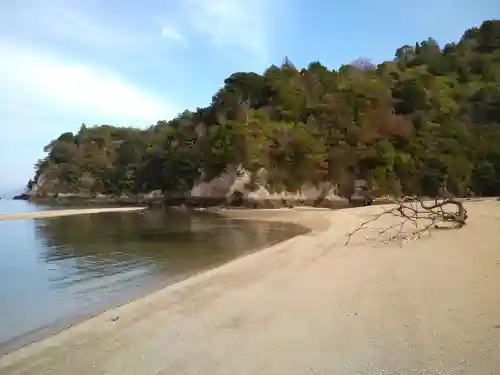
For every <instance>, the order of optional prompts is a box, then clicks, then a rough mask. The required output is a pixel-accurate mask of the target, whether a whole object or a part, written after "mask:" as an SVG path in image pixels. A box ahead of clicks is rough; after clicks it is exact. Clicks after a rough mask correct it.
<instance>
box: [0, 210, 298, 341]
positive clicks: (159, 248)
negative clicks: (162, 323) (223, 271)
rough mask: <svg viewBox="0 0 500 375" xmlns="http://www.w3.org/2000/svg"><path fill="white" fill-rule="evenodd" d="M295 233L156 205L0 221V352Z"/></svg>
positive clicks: (287, 226)
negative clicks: (134, 209) (150, 208)
mask: <svg viewBox="0 0 500 375" xmlns="http://www.w3.org/2000/svg"><path fill="white" fill-rule="evenodd" d="M302 232H303V229H301V228H298V227H296V226H293V225H290V224H279V223H257V222H245V221H237V220H230V219H225V218H222V217H218V216H213V215H208V214H197V215H185V214H167V213H165V212H163V211H161V210H157V211H147V212H146V213H142V214H138V213H135V212H134V213H103V214H98V215H81V216H66V217H59V218H51V219H38V220H20V221H6V222H0V235H1V237H2V244H4V243H5V244H7V245H8V246H7V247H4V246H3V245H2V247H1V248H0V300H1V301H2V303H1V305H0V318H1V319H0V351H1V350H2V349H3V350H6V348H8V347H13V346H18V345H19V344H21V343H25V342H26V341H27V340H28V339H30V338H31V339H32V338H33V337H35V336H36V335H35V336H33V335H32V334H33V333H38V334H40V332H41V330H42V329H43V328H44V327H52V328H53V327H54V326H63V325H65V324H67V322H68V321H71V320H74V319H77V318H81V317H83V316H87V315H89V314H94V313H96V312H98V311H100V310H102V309H104V308H106V307H109V306H111V305H113V304H117V303H121V302H124V301H126V300H128V299H130V298H133V297H137V296H138V295H139V294H141V293H144V291H145V290H150V289H151V288H156V287H159V286H163V285H166V284H171V283H173V282H176V281H178V280H180V279H182V278H185V277H187V276H189V275H192V274H194V273H197V272H200V271H202V270H204V269H207V268H211V267H214V266H217V265H220V264H222V263H224V262H226V261H228V260H230V259H234V258H236V257H238V256H241V255H244V254H247V253H249V252H251V251H254V250H255V249H257V248H259V247H262V246H264V245H266V244H269V243H274V242H278V241H281V240H284V239H285V238H288V237H290V236H291V235H293V234H297V233H302ZM2 346H3V348H2Z"/></svg>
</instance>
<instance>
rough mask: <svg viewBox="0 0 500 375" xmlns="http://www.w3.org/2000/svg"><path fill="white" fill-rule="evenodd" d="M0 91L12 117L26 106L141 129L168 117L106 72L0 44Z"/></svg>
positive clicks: (164, 110)
mask: <svg viewBox="0 0 500 375" xmlns="http://www.w3.org/2000/svg"><path fill="white" fill-rule="evenodd" d="M0 55H2V56H4V58H2V59H0V71H2V77H1V78H0V90H2V92H8V93H9V94H8V95H7V97H8V100H7V102H6V103H4V108H7V110H9V111H11V112H13V111H19V110H20V109H21V108H25V107H26V104H27V103H29V104H30V106H35V107H38V108H44V111H48V112H51V111H52V112H57V111H61V112H64V113H69V112H71V111H76V112H77V113H81V114H83V115H84V116H89V117H91V118H102V121H106V120H107V121H112V120H113V119H117V120H121V121H127V122H128V123H131V124H132V123H136V124H140V123H142V124H144V123H147V122H148V121H149V123H152V122H155V121H157V120H158V119H162V118H168V117H170V116H172V115H173V114H175V113H173V112H172V111H171V109H170V108H168V107H167V106H166V105H165V103H163V102H162V101H161V100H160V99H159V98H158V97H155V96H154V95H151V94H149V93H147V92H144V91H142V90H141V89H139V88H137V87H134V86H133V85H132V84H131V83H128V82H127V81H126V80H125V79H124V78H123V77H121V76H119V75H117V74H116V73H113V72H111V71H107V70H103V69H99V68H96V67H93V66H89V65H85V64H80V63H78V62H72V61H65V60H62V59H60V58H57V57H54V56H50V55H47V54H42V53H37V52H33V51H32V50H28V49H25V50H23V49H19V48H18V47H17V46H16V47H14V46H12V45H9V44H7V43H1V42H0ZM85 120H86V119H85V118H82V121H85Z"/></svg>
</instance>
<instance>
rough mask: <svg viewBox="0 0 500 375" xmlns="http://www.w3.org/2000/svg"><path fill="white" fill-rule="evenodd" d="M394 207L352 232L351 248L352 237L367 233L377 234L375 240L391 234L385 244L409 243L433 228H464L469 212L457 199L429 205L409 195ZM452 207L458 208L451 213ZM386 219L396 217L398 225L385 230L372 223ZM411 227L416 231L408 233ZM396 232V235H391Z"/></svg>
mask: <svg viewBox="0 0 500 375" xmlns="http://www.w3.org/2000/svg"><path fill="white" fill-rule="evenodd" d="M390 204H391V206H390V207H389V208H385V209H383V211H382V212H380V213H378V214H376V215H375V216H373V217H372V218H371V219H369V220H367V221H365V222H363V223H361V224H360V225H359V226H358V227H357V228H356V229H355V230H353V231H352V232H350V233H348V234H347V240H346V242H345V244H346V245H347V244H348V243H349V242H350V241H351V238H352V236H354V235H355V234H357V233H359V232H361V231H363V230H370V231H372V232H375V234H376V235H375V238H381V236H382V235H385V234H389V237H388V238H387V239H385V240H384V241H383V242H390V241H396V240H399V241H402V242H408V241H411V240H415V239H418V238H420V237H422V236H423V235H425V234H430V232H431V231H432V230H433V229H457V228H461V227H463V226H464V225H465V224H466V221H467V210H466V209H465V207H464V205H463V202H462V201H461V200H458V199H455V198H453V197H445V198H436V199H435V200H434V201H427V202H425V201H424V200H423V199H421V198H420V197H409V196H406V197H403V198H401V199H399V200H391V202H390ZM450 207H451V208H453V207H454V208H455V209H454V210H453V209H452V210H450ZM383 216H391V217H393V218H395V219H396V223H390V224H387V226H386V227H384V228H373V226H372V224H373V223H374V222H376V221H377V220H379V219H381V218H382V217H383ZM408 225H413V229H412V230H410V231H409V232H408V231H406V230H405V227H407V226H408ZM394 230H395V233H391V232H393V231H394ZM369 239H374V238H373V237H372V238H369Z"/></svg>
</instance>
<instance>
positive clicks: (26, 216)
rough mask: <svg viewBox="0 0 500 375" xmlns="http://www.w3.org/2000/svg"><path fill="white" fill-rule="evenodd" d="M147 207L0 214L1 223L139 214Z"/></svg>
mask: <svg viewBox="0 0 500 375" xmlns="http://www.w3.org/2000/svg"><path fill="white" fill-rule="evenodd" d="M146 208H147V207H101V208H78V209H61V210H47V211H34V212H23V213H15V214H0V221H4V220H21V219H46V218H51V217H59V216H72V215H88V214H99V213H105V212H138V211H142V210H145V209H146Z"/></svg>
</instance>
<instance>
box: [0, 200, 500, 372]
mask: <svg viewBox="0 0 500 375" xmlns="http://www.w3.org/2000/svg"><path fill="white" fill-rule="evenodd" d="M467 207H468V210H469V214H470V218H469V222H468V224H467V225H466V226H465V227H464V228H462V229H460V230H448V231H439V232H434V234H433V235H432V236H431V237H425V238H422V239H420V240H418V241H414V242H411V243H408V244H404V245H403V246H400V244H399V243H392V244H381V243H380V242H379V241H367V240H365V239H364V235H358V236H356V237H355V238H353V240H352V241H351V243H350V244H349V245H347V246H345V245H344V242H345V239H346V236H345V233H346V232H348V231H350V230H352V229H353V228H355V227H356V226H357V225H358V224H359V223H360V221H361V220H365V219H366V218H368V217H370V215H373V214H374V213H376V212H379V211H380V210H381V209H382V207H380V206H378V207H377V206H376V207H366V208H359V209H352V210H340V211H329V210H315V209H281V210H274V211H265V210H252V211H242V210H226V211H224V213H225V214H226V215H228V216H231V217H240V218H245V219H259V220H284V221H289V222H296V223H300V224H302V225H308V226H309V227H310V228H311V229H312V231H311V232H310V233H308V234H306V235H301V236H297V237H295V238H293V239H290V240H288V241H285V242H282V243H280V244H277V245H274V246H272V247H269V248H267V249H265V250H263V251H261V252H258V253H254V254H252V255H249V256H247V257H244V258H241V259H238V260H235V261H233V262H230V263H228V264H226V265H224V266H221V267H219V268H216V269H213V270H211V271H208V272H205V273H202V274H200V275H198V276H195V277H192V278H190V279H187V280H185V281H183V282H181V283H179V284H176V285H173V286H170V287H167V288H165V289H162V290H160V291H158V292H156V293H154V294H151V295H149V296H147V297H145V298H143V299H140V300H137V301H134V302H132V303H129V304H126V305H124V306H121V307H119V308H116V309H113V310H110V311H108V312H106V313H104V314H102V315H100V316H97V317H95V318H92V319H90V320H88V321H85V322H83V323H81V324H79V325H77V326H75V327H73V328H70V329H68V330H66V331H64V332H62V333H60V334H57V335H55V336H52V337H50V338H48V339H46V340H43V341H40V342H38V343H35V344H32V345H29V346H27V347H24V348H22V349H20V350H17V351H14V352H11V353H10V354H7V355H6V356H4V357H2V358H0V374H1V375H5V374H26V375H30V374H36V375H41V374H49V373H50V374H61V375H62V374H82V375H87V374H89V375H90V374H92V375H94V374H108V375H115V374H116V375H127V374H157V375H160V374H163V375H167V374H168V375H171V374H203V375H207V374H218V375H236V374H244V375H247V374H248V375H250V374H251V375H257V374H284V375H294V374H297V375H299V374H300V375H304V374H333V375H343V374H346V375H347V374H349V375H352V374H366V375H368V374H370V375H372V374H405V375H407V374H415V375H417V374H418V375H422V374H427V375H428V374H433V375H434V374H471V375H472V374H500V246H499V244H500V231H499V227H500V202H495V201H489V202H475V203H468V204H467ZM388 223H389V221H388V222H386V223H382V224H388ZM34 313H36V312H34Z"/></svg>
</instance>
